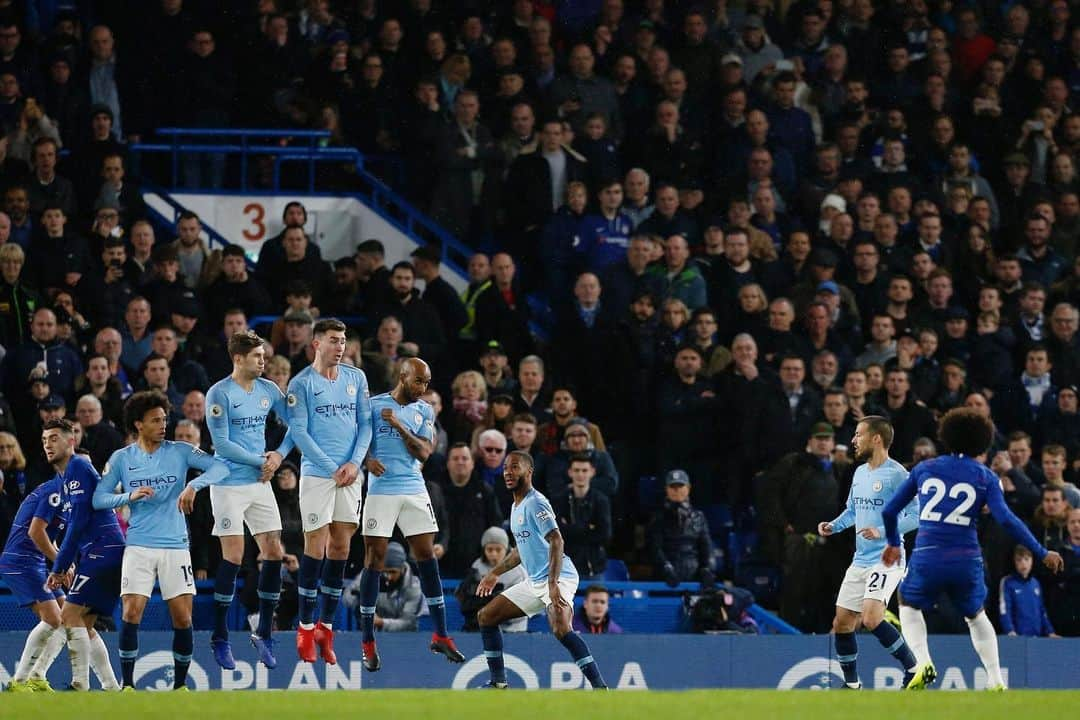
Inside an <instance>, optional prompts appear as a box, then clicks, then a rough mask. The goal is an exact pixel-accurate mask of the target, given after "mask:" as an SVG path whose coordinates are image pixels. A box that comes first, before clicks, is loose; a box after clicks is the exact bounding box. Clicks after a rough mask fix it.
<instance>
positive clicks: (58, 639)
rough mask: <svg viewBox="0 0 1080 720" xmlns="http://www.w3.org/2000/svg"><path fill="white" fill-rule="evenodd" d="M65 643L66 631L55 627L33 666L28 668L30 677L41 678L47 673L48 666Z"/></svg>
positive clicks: (49, 666)
mask: <svg viewBox="0 0 1080 720" xmlns="http://www.w3.org/2000/svg"><path fill="white" fill-rule="evenodd" d="M65 645H67V632H66V631H65V630H64V629H63V628H57V629H56V632H54V633H53V634H52V637H50V638H49V642H48V643H46V645H45V650H44V651H43V652H42V653H41V655H40V656H39V657H38V659H37V662H36V663H34V667H32V668H30V679H31V680H43V679H44V678H45V676H46V675H48V674H49V668H51V667H52V664H53V663H54V662H56V656H57V655H59V654H60V651H61V650H63V649H64V646H65Z"/></svg>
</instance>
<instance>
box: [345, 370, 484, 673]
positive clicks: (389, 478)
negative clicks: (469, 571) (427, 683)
mask: <svg viewBox="0 0 1080 720" xmlns="http://www.w3.org/2000/svg"><path fill="white" fill-rule="evenodd" d="M430 383H431V369H430V368H429V367H428V364H427V363H426V362H424V361H423V360H421V359H419V358H409V359H407V360H405V361H404V362H402V364H401V370H400V372H399V374H398V383H397V385H396V386H395V387H394V389H393V390H391V391H390V392H388V393H384V394H382V395H377V396H375V397H373V398H371V424H372V440H371V450H370V452H369V457H368V459H367V461H366V466H367V470H368V471H369V472H370V473H371V474H370V476H369V477H368V491H367V501H366V502H365V503H364V510H363V525H364V569H363V570H362V571H361V572H360V625H361V629H362V630H363V648H364V669H366V670H368V671H369V672H374V671H376V670H378V669H379V667H380V666H381V662H380V660H379V653H378V651H377V650H376V648H375V603H376V601H377V600H378V599H379V579H380V577H381V574H382V569H383V563H384V561H385V559H386V545H387V543H388V542H389V540H390V535H391V534H392V533H393V532H394V525H397V526H398V527H400V528H401V532H403V533H404V534H405V537H406V538H407V539H408V540H409V546H410V547H411V548H412V553H413V556H414V557H415V558H416V560H417V564H418V565H419V568H420V588H421V590H423V593H424V596H425V597H426V598H427V604H428V610H429V612H430V613H431V619H432V620H433V621H434V624H435V632H434V634H432V636H431V644H430V645H429V647H430V649H431V652H433V653H439V654H442V655H445V656H446V659H447V660H449V661H450V662H454V663H460V662H465V656H464V655H462V654H461V652H459V651H458V649H457V646H456V645H455V644H454V641H453V639H452V638H451V637H450V636H449V634H448V633H447V631H446V603H445V602H444V600H443V590H442V579H441V578H440V577H439V561H438V560H436V559H435V548H434V541H435V534H436V533H437V532H438V531H439V524H438V522H436V520H435V512H434V510H432V509H431V498H429V497H428V493H427V486H426V485H425V484H424V476H423V475H421V474H420V468H421V467H422V466H423V464H424V462H425V461H426V460H427V459H428V457H430V456H431V453H432V451H433V448H434V445H433V441H434V439H435V411H434V410H432V408H431V406H430V405H428V404H427V403H426V402H424V401H423V400H421V399H420V396H421V395H423V394H424V393H425V392H427V388H428V385H429V384H430Z"/></svg>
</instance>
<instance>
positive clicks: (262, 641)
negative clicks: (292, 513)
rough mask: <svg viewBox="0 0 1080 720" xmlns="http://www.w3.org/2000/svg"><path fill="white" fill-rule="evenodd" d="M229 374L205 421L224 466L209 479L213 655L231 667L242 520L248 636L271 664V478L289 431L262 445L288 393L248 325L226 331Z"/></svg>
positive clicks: (275, 577) (275, 534)
mask: <svg viewBox="0 0 1080 720" xmlns="http://www.w3.org/2000/svg"><path fill="white" fill-rule="evenodd" d="M229 356H230V357H231V358H232V361H233V371H232V374H231V375H229V376H228V377H227V378H225V379H223V380H221V381H219V382H217V383H215V384H214V386H213V387H211V388H210V391H209V392H208V393H206V424H207V426H208V427H209V428H210V437H211V438H213V440H214V457H215V458H217V459H219V460H222V461H224V463H225V464H226V465H227V466H228V467H229V476H228V478H226V479H225V480H224V481H222V482H220V483H217V484H215V485H211V486H210V504H211V506H212V507H213V509H214V534H215V535H217V536H218V538H219V539H220V540H221V564H220V565H218V572H217V577H216V578H215V579H214V600H215V601H216V607H215V613H214V632H213V634H212V635H211V637H210V646H211V648H213V651H214V660H216V661H217V663H218V664H219V665H220V666H221V667H223V668H225V669H226V670H232V669H234V668H235V667H236V661H235V660H234V659H233V654H232V647H231V646H230V645H229V630H228V625H227V622H226V621H227V618H228V614H229V607H230V606H231V605H232V601H233V595H234V594H235V593H236V573H237V572H239V570H240V563H241V561H242V560H243V559H244V523H246V524H247V527H248V530H250V531H251V534H252V536H254V538H255V542H256V544H257V545H258V546H259V556H260V557H261V558H262V567H261V569H260V570H259V586H258V593H259V625H258V627H257V628H256V630H255V633H254V634H253V635H252V636H251V644H252V645H254V646H255V649H256V650H257V651H258V653H259V660H260V661H261V662H262V663H263V664H264V665H265V666H266V667H268V668H271V669H272V668H274V667H277V660H276V659H275V658H274V640H273V638H272V637H271V635H270V633H271V630H272V629H273V623H274V609H275V608H276V607H277V602H278V599H279V598H280V597H281V559H282V555H283V554H284V550H282V547H281V515H280V514H279V512H278V506H277V501H276V500H275V499H274V491H273V490H272V489H271V488H270V485H269V484H268V483H269V481H270V478H272V477H273V476H274V471H276V470H277V469H278V466H279V465H281V462H282V460H283V459H284V457H285V456H286V455H288V454H289V451H290V450H292V447H293V441H292V437H291V434H290V433H288V432H286V433H285V438H284V439H283V440H282V441H281V445H280V446H279V447H278V449H277V450H271V451H269V452H267V450H266V437H265V431H266V419H267V415H269V413H270V411H271V410H273V411H274V414H275V415H276V416H277V419H278V421H279V422H280V421H283V420H284V418H285V417H286V413H287V409H286V407H285V396H284V395H283V394H282V392H281V390H280V389H278V386H277V385H275V384H274V383H272V382H271V381H269V380H267V379H265V378H263V377H261V376H262V374H263V370H264V369H265V367H266V350H265V349H264V348H263V340H262V338H260V337H259V336H258V335H256V334H255V333H254V332H252V331H251V330H248V331H245V332H238V333H234V334H233V336H232V337H230V338H229Z"/></svg>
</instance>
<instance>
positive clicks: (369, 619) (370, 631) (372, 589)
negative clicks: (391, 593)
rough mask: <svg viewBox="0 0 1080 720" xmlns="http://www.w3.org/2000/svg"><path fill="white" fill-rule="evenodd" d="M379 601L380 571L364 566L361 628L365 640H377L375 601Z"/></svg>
mask: <svg viewBox="0 0 1080 720" xmlns="http://www.w3.org/2000/svg"><path fill="white" fill-rule="evenodd" d="M378 601H379V571H378V570H372V569H370V568H364V569H363V570H362V571H361V572H360V629H361V630H362V631H363V633H364V635H363V641H364V642H374V640H375V603H377V602H378Z"/></svg>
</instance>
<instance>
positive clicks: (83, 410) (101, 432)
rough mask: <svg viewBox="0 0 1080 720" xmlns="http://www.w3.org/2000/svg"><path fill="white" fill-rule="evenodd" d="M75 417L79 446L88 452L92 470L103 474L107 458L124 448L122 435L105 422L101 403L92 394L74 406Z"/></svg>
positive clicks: (85, 396)
mask: <svg viewBox="0 0 1080 720" xmlns="http://www.w3.org/2000/svg"><path fill="white" fill-rule="evenodd" d="M75 417H76V418H78V420H79V425H81V426H82V431H83V439H82V443H81V445H82V446H83V447H84V448H86V449H87V450H88V451H89V452H90V460H91V461H92V462H93V465H94V468H95V469H96V470H97V471H98V472H104V469H105V463H106V462H107V461H108V459H109V457H111V456H112V454H113V453H114V452H115V451H117V450H119V449H120V448H121V447H123V446H124V435H123V434H122V433H121V432H120V431H119V430H117V429H116V427H114V426H113V424H112V423H110V422H109V421H108V420H105V416H104V413H103V410H102V406H101V401H100V400H98V399H97V397H95V396H94V395H92V394H87V395H83V396H82V397H81V398H79V402H78V403H77V404H76V405H75Z"/></svg>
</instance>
